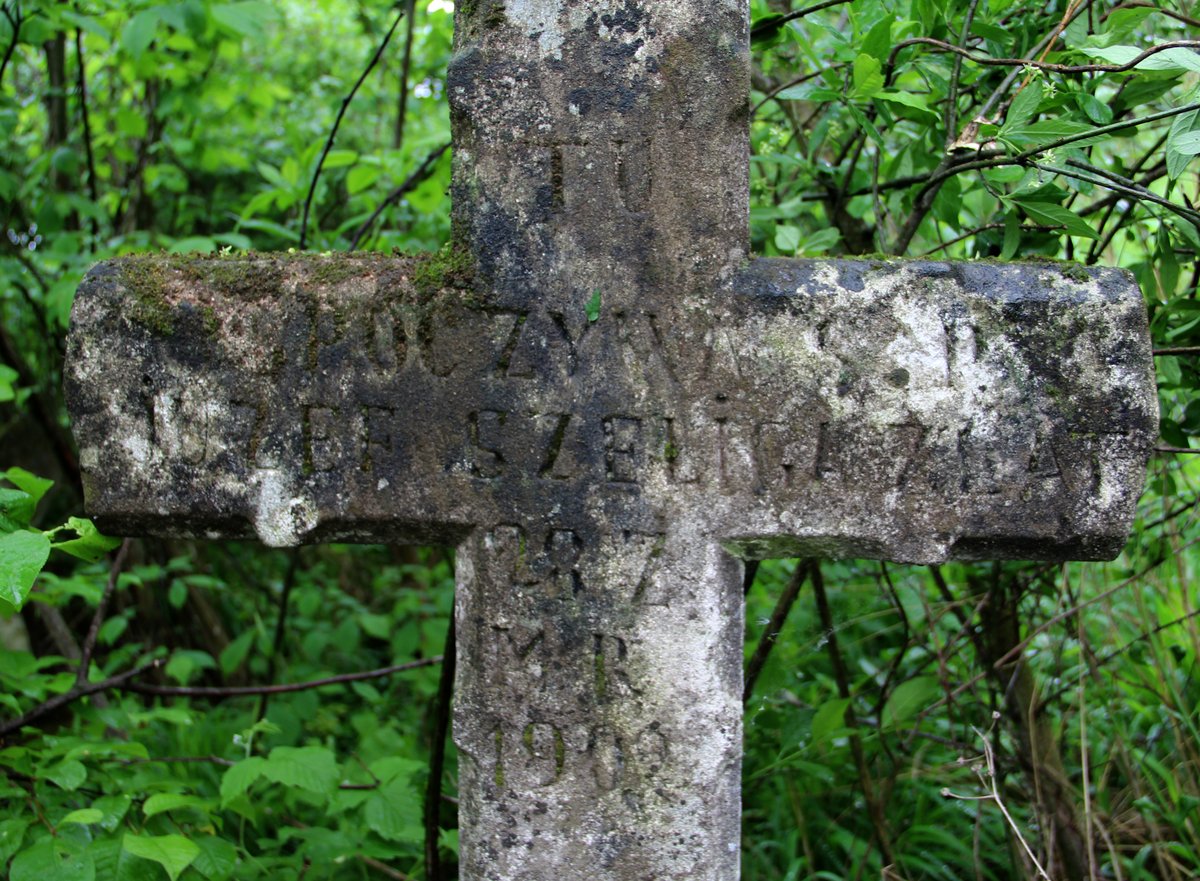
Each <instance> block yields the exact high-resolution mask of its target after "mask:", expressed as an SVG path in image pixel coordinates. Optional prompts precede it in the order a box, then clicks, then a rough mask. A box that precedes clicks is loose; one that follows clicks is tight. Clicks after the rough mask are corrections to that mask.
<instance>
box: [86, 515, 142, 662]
mask: <svg viewBox="0 0 1200 881" xmlns="http://www.w3.org/2000/svg"><path fill="white" fill-rule="evenodd" d="M129 543H130V539H128V538H127V539H125V540H124V541H123V542H121V547H120V548H118V549H117V555H116V556H115V557H114V558H113V561H112V566H110V567H109V569H108V583H106V584H105V585H104V593H103V594H101V596H100V603H99V604H98V605H97V606H96V612H95V614H94V615H92V623H91V624H90V625H89V626H88V632H87V636H86V637H84V640H83V647H82V649H81V650H80V652H79V672H78V673H77V674H75V684H76V685H83V684H84V683H86V682H87V675H88V667H90V666H91V664H92V653H93V652H94V651H95V650H96V638H97V637H98V636H99V635H100V625H101V624H103V623H104V615H105V613H106V612H107V611H108V603H109V601H110V600H111V599H112V595H113V592H114V591H115V590H116V589H117V578H118V576H120V574H121V570H122V569H123V568H125V558H126V557H127V556H129Z"/></svg>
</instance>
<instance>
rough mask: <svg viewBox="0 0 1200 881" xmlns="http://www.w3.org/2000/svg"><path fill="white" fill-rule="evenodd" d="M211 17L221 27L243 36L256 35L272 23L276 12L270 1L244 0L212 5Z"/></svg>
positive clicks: (276, 14) (276, 15)
mask: <svg viewBox="0 0 1200 881" xmlns="http://www.w3.org/2000/svg"><path fill="white" fill-rule="evenodd" d="M212 17H213V19H214V20H215V21H217V22H218V23H219V24H220V25H222V26H223V27H225V28H227V29H229V30H231V31H233V32H234V33H236V34H241V35H242V36H244V37H257V36H259V35H261V34H262V32H263V28H264V27H265V26H266V25H268V24H271V23H273V22H274V21H275V20H276V18H277V17H278V12H276V10H275V8H274V7H273V6H272V5H271V4H270V3H264V2H261V0H246V2H244V3H221V4H218V5H216V6H214V7H212Z"/></svg>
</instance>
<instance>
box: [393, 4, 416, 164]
mask: <svg viewBox="0 0 1200 881" xmlns="http://www.w3.org/2000/svg"><path fill="white" fill-rule="evenodd" d="M416 5H417V0H408V3H407V4H406V5H405V7H404V14H405V15H406V16H407V17H408V23H407V24H406V25H405V34H404V58H403V59H402V60H401V62H400V98H399V100H398V101H397V105H398V106H397V108H396V134H395V137H394V138H393V140H392V147H393V149H396V150H399V149H400V148H401V147H403V146H404V128H405V122H406V117H407V113H408V75H409V71H410V70H411V69H412V51H413V37H414V35H415V30H416V29H415V27H414V26H415V25H416V22H417V11H416Z"/></svg>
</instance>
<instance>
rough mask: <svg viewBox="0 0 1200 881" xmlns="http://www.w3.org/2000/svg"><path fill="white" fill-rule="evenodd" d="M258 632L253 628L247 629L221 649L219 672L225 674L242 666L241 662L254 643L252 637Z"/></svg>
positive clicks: (227, 674)
mask: <svg viewBox="0 0 1200 881" xmlns="http://www.w3.org/2000/svg"><path fill="white" fill-rule="evenodd" d="M257 635H258V634H257V633H255V631H254V630H247V631H246V632H245V633H243V634H242V635H241V636H239V637H238V638H237V639H235V640H234V641H233V642H231V643H229V645H227V646H225V648H223V649H221V656H220V657H219V658H218V661H219V662H220V664H221V672H222V673H224V674H225V675H226V676H229V675H230V674H231V673H233V672H234V671H236V670H237V669H238V667H240V666H242V662H243V661H244V660H246V655H248V654H249V653H250V647H251V646H252V645H254V637H255V636H257Z"/></svg>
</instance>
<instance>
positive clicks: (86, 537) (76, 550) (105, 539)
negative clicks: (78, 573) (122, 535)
mask: <svg viewBox="0 0 1200 881" xmlns="http://www.w3.org/2000/svg"><path fill="white" fill-rule="evenodd" d="M64 528H66V529H70V530H73V531H74V532H75V534H76V535H77V536H78V537H77V538H72V539H68V540H66V541H56V542H54V549H55V550H58V551H64V552H65V553H68V554H70V555H71V556H72V557H78V558H79V559H81V560H86V561H87V562H89V563H95V562H96V561H97V560H102V559H104V555H105V554H107V553H108V552H109V551H112V550H115V549H116V548H117V547H118V546H119V545H120V544H121V539H119V538H110V537H109V536H107V535H102V534H101V533H100V530H98V529H97V528H96V525H95V524H94V523H92V521H91V520H85V519H84V518H82V517H70V518H68V519H67V523H66V526H65V527H64Z"/></svg>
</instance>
